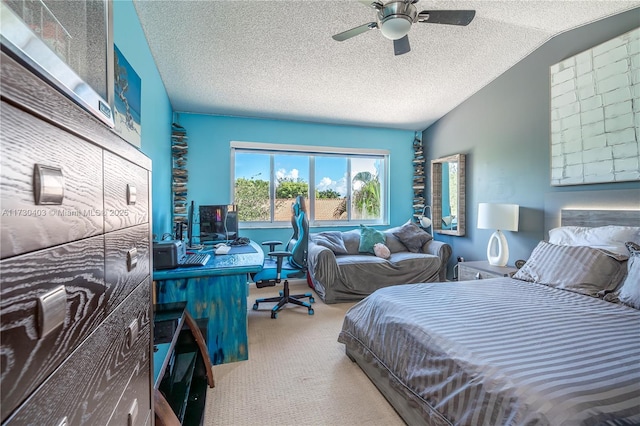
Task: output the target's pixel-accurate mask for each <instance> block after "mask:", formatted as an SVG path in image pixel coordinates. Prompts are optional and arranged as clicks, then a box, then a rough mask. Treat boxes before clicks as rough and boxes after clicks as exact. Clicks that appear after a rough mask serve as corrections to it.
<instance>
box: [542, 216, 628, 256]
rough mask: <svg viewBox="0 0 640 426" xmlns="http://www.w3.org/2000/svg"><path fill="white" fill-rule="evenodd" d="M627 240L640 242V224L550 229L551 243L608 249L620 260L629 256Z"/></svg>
mask: <svg viewBox="0 0 640 426" xmlns="http://www.w3.org/2000/svg"><path fill="white" fill-rule="evenodd" d="M627 241H634V242H637V243H640V226H616V225H608V226H599V227H595V228H591V227H586V226H561V227H559V228H554V229H552V230H550V231H549V243H551V244H556V245H559V246H587V247H592V248H595V249H600V250H607V251H608V252H611V253H613V254H615V255H616V257H617V258H618V260H625V259H628V258H629V251H628V250H627V247H626V246H625V245H624V244H625V243H626V242H627Z"/></svg>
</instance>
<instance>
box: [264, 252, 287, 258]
mask: <svg viewBox="0 0 640 426" xmlns="http://www.w3.org/2000/svg"><path fill="white" fill-rule="evenodd" d="M267 254H268V255H269V256H275V257H278V258H280V257H289V256H292V255H293V253H291V252H290V251H282V250H280V251H270V252H269V253H267Z"/></svg>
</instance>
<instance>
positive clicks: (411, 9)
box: [333, 0, 476, 55]
mask: <svg viewBox="0 0 640 426" xmlns="http://www.w3.org/2000/svg"><path fill="white" fill-rule="evenodd" d="M360 1H361V3H366V4H368V5H369V6H371V7H372V8H374V9H375V10H377V11H378V13H377V17H376V18H377V19H376V21H375V22H369V23H368V24H364V25H360V26H359V27H355V28H352V29H350V30H347V31H345V32H342V33H339V34H336V35H334V36H333V39H334V40H336V41H345V40H347V39H350V38H351V37H355V36H357V35H359V34H362V33H365V32H367V31H369V30H374V29H379V30H380V32H381V33H382V35H383V36H385V37H386V38H388V39H389V40H393V51H394V53H395V54H396V55H402V54H404V53H407V52H409V51H410V50H411V46H409V36H408V35H407V34H408V33H409V30H410V29H411V24H413V23H414V22H424V23H427V24H448V25H462V26H465V25H469V23H470V22H471V21H472V20H473V18H474V16H475V15H476V11H475V10H432V11H429V10H423V11H422V12H420V13H418V11H417V9H416V6H415V4H416V3H417V2H418V0H392V1H389V2H387V3H382V2H381V1H373V2H372V1H371V0H360Z"/></svg>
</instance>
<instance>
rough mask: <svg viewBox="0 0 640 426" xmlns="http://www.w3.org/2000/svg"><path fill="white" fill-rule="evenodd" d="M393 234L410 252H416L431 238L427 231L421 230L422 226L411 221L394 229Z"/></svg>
mask: <svg viewBox="0 0 640 426" xmlns="http://www.w3.org/2000/svg"><path fill="white" fill-rule="evenodd" d="M393 235H394V236H395V237H396V238H398V239H399V240H400V242H402V244H404V245H405V246H406V247H407V249H409V251H410V252H412V253H418V252H419V251H420V250H422V246H423V245H424V244H425V243H428V242H429V241H431V240H432V239H433V237H432V236H431V235H430V234H429V233H428V232H425V231H423V230H422V228H420V227H419V226H418V225H416V224H415V223H413V222H411V221H409V222H407V223H405V224H404V225H402V226H401V227H400V228H398V230H396V231H394V232H393Z"/></svg>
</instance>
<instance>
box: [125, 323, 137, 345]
mask: <svg viewBox="0 0 640 426" xmlns="http://www.w3.org/2000/svg"><path fill="white" fill-rule="evenodd" d="M138 330H139V327H138V319H137V318H136V319H134V320H133V321H131V324H129V328H128V329H127V347H128V348H129V349H131V348H132V347H133V344H134V343H135V341H136V340H137V339H138Z"/></svg>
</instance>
